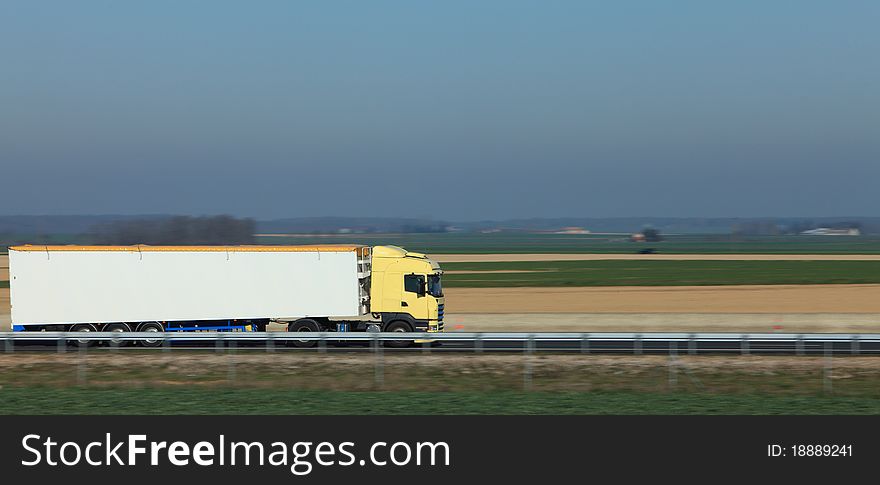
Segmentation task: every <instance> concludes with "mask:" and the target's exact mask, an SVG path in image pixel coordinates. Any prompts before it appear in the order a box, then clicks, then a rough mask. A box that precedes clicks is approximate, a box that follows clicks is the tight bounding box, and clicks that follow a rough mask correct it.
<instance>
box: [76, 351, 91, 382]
mask: <svg viewBox="0 0 880 485" xmlns="http://www.w3.org/2000/svg"><path fill="white" fill-rule="evenodd" d="M88 348H89V344H88V342H86V343H80V346H79V352H78V354H79V362H78V363H77V366H76V383H77V385H79V386H85V385H86V384H87V383H88V376H87V375H86V372H87V369H86V365H87V364H86V352H87V350H86V349H88Z"/></svg>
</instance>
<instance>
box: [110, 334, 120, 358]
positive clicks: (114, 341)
mask: <svg viewBox="0 0 880 485" xmlns="http://www.w3.org/2000/svg"><path fill="white" fill-rule="evenodd" d="M110 351H111V352H113V353H114V354H115V353H117V352H119V336H118V335H115V334H114V335H113V338H111V339H110Z"/></svg>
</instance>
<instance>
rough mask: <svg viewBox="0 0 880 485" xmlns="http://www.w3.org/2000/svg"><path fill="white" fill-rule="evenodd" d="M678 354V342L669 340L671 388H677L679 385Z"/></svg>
mask: <svg viewBox="0 0 880 485" xmlns="http://www.w3.org/2000/svg"><path fill="white" fill-rule="evenodd" d="M677 355H678V344H677V343H676V342H669V388H670V389H675V388H676V387H677V386H678V368H677V367H676V366H677V365H678V363H677V362H676V356H677Z"/></svg>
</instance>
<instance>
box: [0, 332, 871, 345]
mask: <svg viewBox="0 0 880 485" xmlns="http://www.w3.org/2000/svg"><path fill="white" fill-rule="evenodd" d="M4 339H11V340H58V339H71V340H78V339H89V340H95V341H103V340H120V341H140V340H157V339H159V340H169V341H172V342H184V341H193V342H194V341H207V340H217V339H221V340H229V341H232V340H235V341H242V342H247V341H250V342H252V341H264V340H270V339H272V340H310V341H317V340H343V339H344V340H356V341H372V340H379V341H393V340H422V339H431V340H439V341H472V340H478V339H482V340H495V341H517V342H524V341H528V340H535V341H542V340H543V341H563V340H583V339H590V340H596V341H600V340H613V341H626V340H632V341H635V340H642V341H652V340H656V341H688V340H698V341H706V342H709V341H713V342H723V341H741V340H749V341H755V342H761V341H763V342H794V341H797V340H804V341H820V342H825V341H833V342H845V341H851V340H853V339H858V340H860V341H862V342H880V333H721V332H701V333H684V332H439V333H434V332H164V333H163V332H43V331H40V332H0V340H4Z"/></svg>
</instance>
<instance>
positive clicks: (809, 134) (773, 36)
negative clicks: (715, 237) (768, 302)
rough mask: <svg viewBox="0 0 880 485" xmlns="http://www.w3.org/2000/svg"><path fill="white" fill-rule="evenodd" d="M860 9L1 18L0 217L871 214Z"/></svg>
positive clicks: (280, 6)
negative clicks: (169, 214)
mask: <svg viewBox="0 0 880 485" xmlns="http://www.w3.org/2000/svg"><path fill="white" fill-rule="evenodd" d="M878 21H880V3H877V2H867V1H866V2H855V1H839V2H830V1H826V2H810V1H739V2H721V1H718V2H715V1H693V2H690V1H688V2H685V1H669V2H653V1H635V0H633V1H620V2H588V1H571V2H568V1H534V2H519V1H495V0H485V1H481V2H463V1H462V2H458V1H448V0H447V1H437V2H419V1H399V2H393V1H373V2H357V1H351V2H338V1H332V0H327V1H315V2H305V1H302V2H294V1H277V2H273V1H259V2H243V1H242V2H220V1H191V0H179V1H161V0H160V1H150V2H115V1H109V0H108V1H89V0H83V1H78V2H62V1H56V2H51V1H40V2H33V1H28V2H25V1H20V2H19V1H12V2H11V1H0V59H2V60H3V67H2V68H0V168H2V171H0V186H2V189H0V213H2V214H86V213H91V214H93V213H182V214H215V213H232V214H235V215H242V216H255V217H259V218H273V217H294V216H321V215H345V216H358V215H365V216H366V215H370V216H416V217H436V218H441V219H457V220H468V219H485V218H508V217H541V216H546V217H553V216H585V217H602V216H628V215H633V216H634V215H658V216H660V215H662V216H762V215H813V216H836V215H878V208H880V191H878V190H877V180H880V56H878V55H877V53H878V52H880V29H877V27H876V26H877V24H878Z"/></svg>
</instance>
